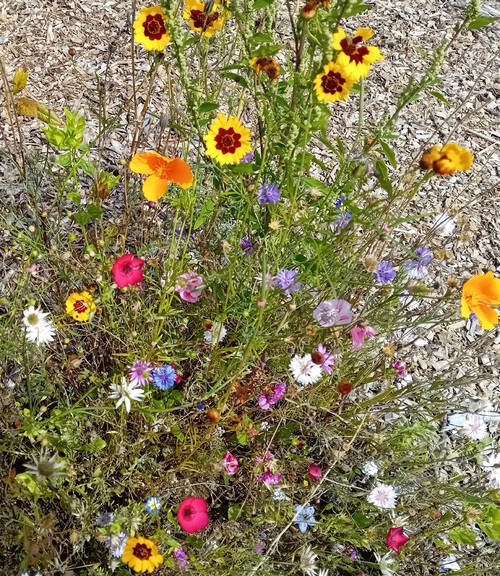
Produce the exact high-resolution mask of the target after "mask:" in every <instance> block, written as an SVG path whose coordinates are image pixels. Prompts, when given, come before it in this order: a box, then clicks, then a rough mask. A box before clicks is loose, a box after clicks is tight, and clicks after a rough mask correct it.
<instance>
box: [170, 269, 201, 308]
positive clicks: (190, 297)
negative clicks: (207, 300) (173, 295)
mask: <svg viewBox="0 0 500 576" xmlns="http://www.w3.org/2000/svg"><path fill="white" fill-rule="evenodd" d="M203 288H204V282H203V278H202V277H201V276H200V275H199V274H197V273H196V272H193V271H192V270H189V271H188V272H185V273H184V274H181V275H180V276H179V278H178V279H177V284H176V285H175V290H176V292H178V293H179V296H180V297H181V298H182V300H185V301H186V302H197V301H198V298H199V297H200V296H201V291H202V289H203Z"/></svg>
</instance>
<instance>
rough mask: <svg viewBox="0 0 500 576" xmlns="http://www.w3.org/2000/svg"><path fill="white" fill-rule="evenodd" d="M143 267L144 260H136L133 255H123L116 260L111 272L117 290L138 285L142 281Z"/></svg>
mask: <svg viewBox="0 0 500 576" xmlns="http://www.w3.org/2000/svg"><path fill="white" fill-rule="evenodd" d="M143 266H144V260H143V259H142V258H136V257H135V256H134V255H133V254H124V255H123V256H120V257H119V258H117V259H116V260H115V262H114V264H113V267H112V268H111V272H112V274H113V280H114V281H115V283H116V285H117V286H118V288H125V286H135V285H136V284H139V282H141V281H142V267H143Z"/></svg>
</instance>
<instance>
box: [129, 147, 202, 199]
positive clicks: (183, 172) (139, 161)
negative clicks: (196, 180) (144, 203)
mask: <svg viewBox="0 0 500 576" xmlns="http://www.w3.org/2000/svg"><path fill="white" fill-rule="evenodd" d="M130 170H132V172H136V173H137V174H149V176H148V177H147V178H146V180H145V181H144V184H143V185H142V191H143V193H144V196H145V198H146V200H150V201H152V202H156V201H157V200H159V199H160V198H162V197H163V196H164V195H165V192H166V191H167V188H168V185H169V184H170V183H171V182H172V183H174V184H178V185H179V186H180V187H181V188H189V187H190V186H192V185H193V173H192V172H191V168H190V167H189V164H188V163H187V162H184V160H182V159H181V158H166V157H165V156H162V155H161V154H158V152H154V151H153V152H138V153H137V154H136V155H135V156H134V157H133V158H132V160H131V161H130Z"/></svg>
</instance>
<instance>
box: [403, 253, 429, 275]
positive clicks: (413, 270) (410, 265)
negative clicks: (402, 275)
mask: <svg viewBox="0 0 500 576" xmlns="http://www.w3.org/2000/svg"><path fill="white" fill-rule="evenodd" d="M415 253H416V254H417V257H416V258H415V259H414V260H407V261H406V262H405V269H406V274H407V275H408V278H412V279H413V280H421V279H422V278H425V276H427V274H428V272H429V271H428V270H427V266H428V265H429V263H430V261H431V260H432V252H431V251H430V250H429V249H428V248H417V249H416V250H415Z"/></svg>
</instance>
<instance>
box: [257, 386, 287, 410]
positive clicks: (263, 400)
mask: <svg viewBox="0 0 500 576" xmlns="http://www.w3.org/2000/svg"><path fill="white" fill-rule="evenodd" d="M285 391H286V385H285V384H284V383H283V382H278V384H276V386H271V387H270V388H268V389H267V390H266V391H265V392H264V393H263V394H261V395H260V396H259V400H258V402H259V406H260V407H261V408H262V410H269V408H271V406H272V405H273V404H276V402H277V401H278V400H279V399H280V398H281V397H282V396H283V394H284V393H285Z"/></svg>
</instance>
